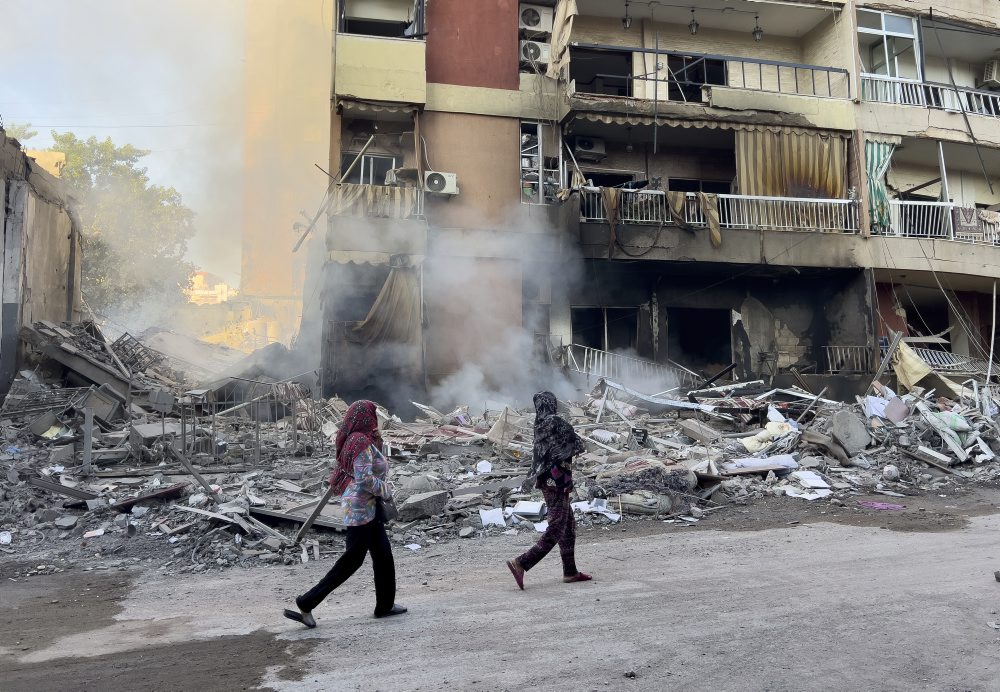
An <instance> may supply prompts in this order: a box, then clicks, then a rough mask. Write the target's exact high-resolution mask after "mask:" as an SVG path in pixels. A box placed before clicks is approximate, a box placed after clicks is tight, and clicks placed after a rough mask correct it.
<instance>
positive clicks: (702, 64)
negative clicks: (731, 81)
mask: <svg viewBox="0 0 1000 692" xmlns="http://www.w3.org/2000/svg"><path fill="white" fill-rule="evenodd" d="M667 67H668V68H669V70H670V77H669V79H670V100H671V101H685V102H694V103H701V88H702V86H704V85H706V84H718V85H723V86H724V85H725V84H726V83H727V80H726V63H725V61H723V60H713V59H709V58H701V57H697V58H696V57H690V56H684V55H671V56H669V57H668V58H667Z"/></svg>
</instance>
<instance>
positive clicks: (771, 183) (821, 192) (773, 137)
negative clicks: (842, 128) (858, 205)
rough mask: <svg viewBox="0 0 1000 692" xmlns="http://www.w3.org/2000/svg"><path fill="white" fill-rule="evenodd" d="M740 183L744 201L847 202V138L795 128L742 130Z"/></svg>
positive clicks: (738, 164) (738, 161)
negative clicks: (755, 198)
mask: <svg viewBox="0 0 1000 692" xmlns="http://www.w3.org/2000/svg"><path fill="white" fill-rule="evenodd" d="M736 180H737V183H738V185H739V190H740V194H743V195H759V196H762V197H809V198H821V199H844V198H845V197H846V196H847V194H846V193H847V138H846V136H844V135H842V134H840V133H829V132H820V131H816V130H795V129H791V128H782V129H779V130H778V131H777V132H775V131H773V130H770V129H758V130H741V131H739V132H737V134H736Z"/></svg>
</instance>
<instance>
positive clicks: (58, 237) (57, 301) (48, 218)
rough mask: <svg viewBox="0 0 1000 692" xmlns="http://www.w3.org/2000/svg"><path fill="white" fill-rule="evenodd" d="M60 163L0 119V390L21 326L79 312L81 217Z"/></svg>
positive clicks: (14, 358) (5, 385)
mask: <svg viewBox="0 0 1000 692" xmlns="http://www.w3.org/2000/svg"><path fill="white" fill-rule="evenodd" d="M64 163H65V157H64V156H63V155H62V154H52V153H50V152H30V155H29V152H25V151H24V150H23V148H22V147H21V144H20V143H19V142H18V141H17V140H16V139H14V138H12V137H8V136H7V134H6V132H5V131H4V129H3V127H2V125H0V255H2V257H3V262H2V264H0V296H2V313H0V396H6V394H7V391H8V390H9V389H10V386H11V382H13V380H14V376H15V374H16V373H17V367H18V364H19V360H18V359H19V352H20V349H21V348H22V345H21V341H20V340H21V328H22V327H24V326H26V325H31V324H33V323H34V322H40V321H44V320H48V321H52V322H63V321H76V320H78V319H79V317H80V310H81V307H82V306H81V300H80V267H81V260H82V246H81V236H80V220H79V218H78V217H77V216H76V213H75V210H74V208H73V204H74V201H73V199H72V198H71V197H70V195H69V194H68V193H67V191H66V190H65V187H64V186H63V184H62V181H61V180H59V178H58V175H59V173H60V170H61V166H62V164H64Z"/></svg>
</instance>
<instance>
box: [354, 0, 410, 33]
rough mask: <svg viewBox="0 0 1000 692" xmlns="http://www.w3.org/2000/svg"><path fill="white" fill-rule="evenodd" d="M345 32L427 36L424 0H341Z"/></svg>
mask: <svg viewBox="0 0 1000 692" xmlns="http://www.w3.org/2000/svg"><path fill="white" fill-rule="evenodd" d="M339 25H340V28H339V31H340V33H342V34H360V35H363V36H385V37H387V38H423V37H424V35H425V34H424V0H344V2H341V3H340V22H339Z"/></svg>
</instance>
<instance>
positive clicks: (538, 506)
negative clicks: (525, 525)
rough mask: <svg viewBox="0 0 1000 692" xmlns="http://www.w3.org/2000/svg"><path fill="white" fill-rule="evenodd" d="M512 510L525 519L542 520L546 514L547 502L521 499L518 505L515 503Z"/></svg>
mask: <svg viewBox="0 0 1000 692" xmlns="http://www.w3.org/2000/svg"><path fill="white" fill-rule="evenodd" d="M511 512H512V513H513V514H516V515H517V516H519V517H521V518H523V519H539V520H540V519H541V518H542V517H544V516H545V503H544V502H530V501H528V500H521V501H520V502H518V503H517V504H516V505H514V509H513V510H511Z"/></svg>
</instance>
